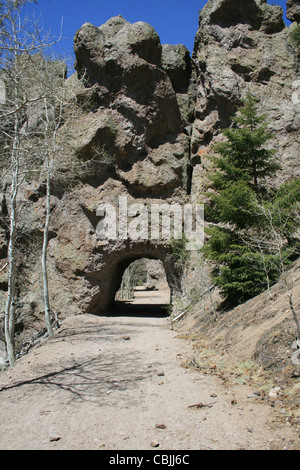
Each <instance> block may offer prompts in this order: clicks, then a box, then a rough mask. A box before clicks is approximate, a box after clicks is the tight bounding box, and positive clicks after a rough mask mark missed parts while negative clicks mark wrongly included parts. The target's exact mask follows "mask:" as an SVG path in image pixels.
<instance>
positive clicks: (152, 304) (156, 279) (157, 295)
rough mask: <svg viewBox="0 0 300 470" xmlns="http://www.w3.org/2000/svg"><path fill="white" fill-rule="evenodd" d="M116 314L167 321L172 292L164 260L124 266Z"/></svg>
mask: <svg viewBox="0 0 300 470" xmlns="http://www.w3.org/2000/svg"><path fill="white" fill-rule="evenodd" d="M122 271H123V275H122V278H121V281H120V283H119V285H118V288H117V290H116V293H115V298H114V305H113V313H114V314H115V315H119V316H136V317H140V316H141V317H167V316H169V315H170V302H171V291H170V287H169V284H168V281H167V277H166V272H165V269H164V265H163V263H162V261H161V260H158V259H150V258H140V259H136V260H134V261H131V262H129V263H126V264H125V265H123V269H122Z"/></svg>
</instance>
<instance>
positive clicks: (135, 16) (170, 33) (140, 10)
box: [27, 0, 290, 55]
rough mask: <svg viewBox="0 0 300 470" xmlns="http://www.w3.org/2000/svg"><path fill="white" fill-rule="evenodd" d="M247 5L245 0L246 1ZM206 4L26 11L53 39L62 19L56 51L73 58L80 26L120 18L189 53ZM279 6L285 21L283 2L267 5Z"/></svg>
mask: <svg viewBox="0 0 300 470" xmlns="http://www.w3.org/2000/svg"><path fill="white" fill-rule="evenodd" d="M245 1H247V0H245ZM206 3H207V0H185V1H182V0H151V2H142V1H141V0H84V1H82V0H38V5H30V6H29V7H27V10H28V11H29V12H30V13H31V12H32V11H34V12H35V15H36V16H37V17H39V16H40V17H41V19H42V23H43V25H44V27H45V29H46V30H47V31H48V30H51V34H52V35H53V36H56V35H58V34H59V31H60V24H61V20H62V18H63V40H61V41H60V45H59V47H57V50H58V51H60V52H61V53H62V54H63V51H65V55H73V37H74V34H75V32H76V30H77V29H79V28H80V27H81V26H82V25H83V23H85V22H89V23H92V24H94V25H96V26H101V25H102V24H103V23H105V22H106V21H107V20H109V19H110V18H111V17H112V16H116V15H122V16H123V17H124V18H125V19H126V20H127V21H130V22H131V23H134V22H136V21H145V22H146V23H149V24H151V25H152V26H153V27H154V28H155V30H156V32H157V33H158V35H159V37H160V40H161V43H162V44H165V43H169V44H178V43H181V44H184V45H185V46H186V47H187V48H188V49H189V50H190V51H191V52H192V50H193V45H194V38H195V34H196V31H197V27H198V12H199V10H201V8H203V6H204V5H205V4H206ZM268 3H270V4H276V5H280V6H281V7H282V8H283V10H284V20H285V22H286V24H290V22H289V21H288V20H287V19H286V17H285V11H286V0H273V1H269V0H268Z"/></svg>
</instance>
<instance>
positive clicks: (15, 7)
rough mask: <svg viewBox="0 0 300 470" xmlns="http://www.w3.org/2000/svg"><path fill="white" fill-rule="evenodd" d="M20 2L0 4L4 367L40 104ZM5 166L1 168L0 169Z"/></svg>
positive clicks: (34, 34) (30, 34)
mask: <svg viewBox="0 0 300 470" xmlns="http://www.w3.org/2000/svg"><path fill="white" fill-rule="evenodd" d="M25 3H26V1H25V0H18V1H13V0H7V1H6V2H5V3H2V4H1V22H2V29H1V40H2V42H1V47H0V73H1V78H2V79H3V81H4V83H5V85H6V100H5V103H4V104H3V106H2V109H1V112H0V129H1V134H2V135H1V144H2V155H1V161H2V163H3V161H4V160H7V161H9V164H8V165H6V167H5V171H4V175H5V178H6V180H8V179H9V180H10V193H9V201H8V204H7V206H8V212H9V218H10V224H9V225H10V226H9V242H8V259H7V263H8V295H7V303H6V308H5V315H4V324H5V341H6V347H7V354H8V358H9V363H10V365H13V363H14V360H15V354H14V327H15V308H16V233H17V221H18V216H19V213H20V210H21V207H20V204H18V195H19V190H20V187H21V186H22V184H23V182H24V180H25V178H26V176H27V175H28V174H29V173H30V171H32V169H33V168H34V167H35V166H36V153H35V152H33V151H32V141H31V140H30V138H29V134H30V132H29V128H30V127H29V124H30V123H29V113H28V112H27V111H28V109H26V107H27V106H28V104H30V103H33V102H38V101H41V100H43V99H45V96H47V94H45V90H43V91H42V90H41V89H40V88H38V89H35V88H32V86H31V84H32V81H33V78H34V77H33V76H32V71H30V70H31V69H30V64H32V63H33V62H34V60H35V59H34V58H33V57H34V54H37V53H38V52H40V51H42V49H43V47H44V46H45V43H44V41H43V39H42V38H41V31H40V30H39V28H38V26H37V24H36V23H35V22H34V21H33V20H30V19H24V20H22V19H21V10H22V7H23V6H24V4H25ZM4 166H5V165H4Z"/></svg>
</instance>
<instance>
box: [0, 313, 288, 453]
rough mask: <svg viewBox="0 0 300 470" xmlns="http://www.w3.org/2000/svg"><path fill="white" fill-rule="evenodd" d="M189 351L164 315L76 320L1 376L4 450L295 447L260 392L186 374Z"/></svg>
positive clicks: (70, 320) (0, 436)
mask: <svg viewBox="0 0 300 470" xmlns="http://www.w3.org/2000/svg"><path fill="white" fill-rule="evenodd" d="M190 348H191V346H190V344H189V343H188V342H187V341H186V340H183V339H179V338H177V335H176V332H175V331H173V330H172V329H171V328H170V321H169V319H168V318H166V317H159V316H158V317H151V316H135V317H134V316H133V317H130V316H122V317H96V316H92V315H83V316H77V317H72V318H68V319H67V320H65V321H64V322H63V324H62V326H61V328H60V329H59V330H57V331H56V333H55V336H54V338H53V339H51V340H49V341H45V342H44V343H43V344H41V345H39V346H36V347H35V348H33V349H32V350H31V351H30V352H29V353H28V354H27V355H26V356H23V357H22V358H21V359H19V360H18V361H17V362H16V365H15V367H14V368H13V369H12V370H8V371H6V372H4V373H2V374H1V375H0V390H1V391H0V422H1V426H0V449H2V450H3V449H35V450H39V449H70V450H79V449H103V450H115V449H117V450H125V449H130V450H147V449H155V448H156V449H159V450H162V449H163V450H192V449H193V450H195V449H197V450H205V449H218V450H219V449H234V450H235V449H272V448H277V449H283V448H287V449H289V448H291V447H292V446H293V445H295V441H294V440H293V439H294V436H293V434H292V429H291V428H290V427H288V426H287V425H286V424H281V425H279V426H278V425H277V424H276V427H275V429H274V426H275V425H274V423H272V421H273V419H274V410H273V409H272V408H271V407H270V404H261V402H258V401H257V400H256V398H249V395H251V394H253V390H249V389H248V388H247V387H246V386H243V385H241V386H239V387H235V388H229V389H227V388H224V386H222V385H221V382H220V381H218V379H217V378H216V377H211V376H208V375H201V374H200V373H199V372H197V371H193V370H190V369H187V368H184V367H182V362H183V360H184V359H185V358H187V357H189V354H191V349H190ZM200 403H201V404H202V405H204V406H202V405H201V404H200ZM196 404H198V406H191V405H196ZM293 443H294V444H293ZM154 446H155V447H154Z"/></svg>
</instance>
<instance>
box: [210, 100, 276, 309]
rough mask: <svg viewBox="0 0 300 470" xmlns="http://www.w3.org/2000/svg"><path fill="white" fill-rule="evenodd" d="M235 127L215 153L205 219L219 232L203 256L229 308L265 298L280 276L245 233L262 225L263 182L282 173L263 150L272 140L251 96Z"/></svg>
mask: <svg viewBox="0 0 300 470" xmlns="http://www.w3.org/2000/svg"><path fill="white" fill-rule="evenodd" d="M233 124H234V126H233V127H232V128H229V129H226V130H224V131H223V134H224V136H225V137H227V140H226V141H225V142H222V143H219V144H217V145H215V147H214V149H215V150H216V151H217V152H218V153H219V155H220V156H214V157H213V161H214V164H215V167H216V171H215V172H213V173H212V174H211V175H210V180H211V182H212V186H213V188H214V190H215V191H216V193H214V194H213V193H212V194H211V199H212V205H211V207H210V208H208V210H206V215H208V217H209V219H210V220H213V221H214V222H216V223H218V226H213V227H211V228H209V229H208V230H207V232H208V235H209V240H208V242H207V243H206V245H205V247H204V252H205V254H206V255H207V257H208V258H210V259H211V260H212V261H213V262H214V263H215V268H214V269H213V272H212V278H213V281H214V282H215V284H216V285H217V286H219V287H220V288H221V291H222V293H223V294H224V295H225V296H226V298H227V299H228V300H229V301H230V302H231V303H234V304H238V303H242V302H244V301H245V300H247V299H249V298H251V297H253V296H254V295H257V294H259V293H260V292H262V291H263V290H264V289H265V288H266V287H267V285H268V282H269V283H272V282H274V281H275V280H276V279H277V276H278V274H277V273H278V269H277V265H278V264H279V260H278V259H277V258H276V255H274V254H273V253H271V252H270V253H264V256H263V257H262V256H261V252H260V250H259V249H258V248H257V246H253V245H251V244H249V243H246V242H245V233H246V234H247V231H249V230H250V229H251V230H252V229H253V228H255V229H258V228H259V227H261V226H262V225H263V217H262V214H261V213H259V211H257V210H256V208H257V204H258V200H260V199H261V198H265V197H268V192H267V190H266V188H265V182H266V180H267V178H268V177H270V176H273V175H274V173H275V172H276V171H277V170H278V169H279V168H280V167H279V165H278V164H277V162H276V160H275V152H274V150H269V149H266V148H265V146H266V144H267V142H268V141H269V140H270V139H271V137H272V136H271V134H270V133H269V132H268V129H267V123H266V116H265V115H259V114H258V112H257V100H256V99H255V98H254V96H253V95H251V94H250V93H248V95H247V97H246V99H245V101H244V103H243V106H242V107H241V108H239V114H238V115H237V116H236V117H234V118H233ZM266 271H267V273H268V277H266Z"/></svg>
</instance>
